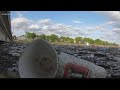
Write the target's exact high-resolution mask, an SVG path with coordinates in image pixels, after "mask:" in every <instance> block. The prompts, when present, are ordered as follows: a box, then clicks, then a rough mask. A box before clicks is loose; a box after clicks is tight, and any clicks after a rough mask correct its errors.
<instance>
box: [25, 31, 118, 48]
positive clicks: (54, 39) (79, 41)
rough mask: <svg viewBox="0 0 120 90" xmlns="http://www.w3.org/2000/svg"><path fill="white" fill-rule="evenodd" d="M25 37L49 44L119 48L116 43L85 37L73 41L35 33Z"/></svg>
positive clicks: (53, 35)
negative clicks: (88, 44) (87, 44)
mask: <svg viewBox="0 0 120 90" xmlns="http://www.w3.org/2000/svg"><path fill="white" fill-rule="evenodd" d="M25 37H26V38H27V39H35V38H38V39H44V40H47V41H49V42H63V43H76V44H84V43H85V42H88V43H90V44H95V45H114V46H117V44H116V43H110V42H107V41H103V40H100V39H95V40H93V39H91V38H83V37H75V39H73V38H70V37H64V36H61V37H58V36H57V35H55V34H52V35H45V34H42V35H37V34H35V33H31V32H26V34H25Z"/></svg>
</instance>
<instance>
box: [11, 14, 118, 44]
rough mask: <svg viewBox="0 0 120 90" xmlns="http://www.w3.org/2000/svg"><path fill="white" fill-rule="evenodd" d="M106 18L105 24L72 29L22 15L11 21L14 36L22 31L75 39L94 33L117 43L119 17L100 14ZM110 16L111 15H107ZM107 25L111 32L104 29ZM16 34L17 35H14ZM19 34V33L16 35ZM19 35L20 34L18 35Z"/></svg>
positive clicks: (46, 20) (48, 20)
mask: <svg viewBox="0 0 120 90" xmlns="http://www.w3.org/2000/svg"><path fill="white" fill-rule="evenodd" d="M101 13H104V14H105V15H107V16H108V18H109V19H108V21H106V23H103V24H100V25H96V26H95V25H93V26H92V25H88V26H85V27H79V28H77V27H74V26H70V25H65V24H61V23H55V22H54V21H52V20H51V19H48V18H47V19H41V20H38V21H33V20H29V19H28V18H25V17H23V15H21V14H19V13H18V16H19V17H18V18H14V19H12V28H13V29H14V34H17V35H18V34H19V33H20V32H22V34H24V33H23V31H24V32H25V31H32V32H35V33H37V34H48V35H50V34H57V35H58V36H70V37H73V38H74V37H77V36H92V35H94V34H95V33H96V32H98V31H99V32H100V33H101V37H103V38H102V39H104V40H108V41H113V42H118V40H116V39H118V38H119V37H120V27H118V26H119V25H120V23H118V22H119V18H118V17H119V15H118V12H117V13H113V12H109V13H108V12H101ZM109 14H112V15H109ZM74 23H82V22H80V21H74ZM109 25H113V26H114V28H113V29H112V30H109V29H107V28H106V27H107V26H109ZM16 32H17V33H16ZM18 32H19V33H18ZM19 35H21V34H19Z"/></svg>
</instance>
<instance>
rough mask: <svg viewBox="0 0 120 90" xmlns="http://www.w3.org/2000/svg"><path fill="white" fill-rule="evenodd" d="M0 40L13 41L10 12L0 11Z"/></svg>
mask: <svg viewBox="0 0 120 90" xmlns="http://www.w3.org/2000/svg"><path fill="white" fill-rule="evenodd" d="M0 40H1V41H7V42H10V41H12V33H11V20H10V12H8V11H0Z"/></svg>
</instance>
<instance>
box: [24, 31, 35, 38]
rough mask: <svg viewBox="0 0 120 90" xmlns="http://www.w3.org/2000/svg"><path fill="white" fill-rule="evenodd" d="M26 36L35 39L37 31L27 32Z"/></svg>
mask: <svg viewBox="0 0 120 90" xmlns="http://www.w3.org/2000/svg"><path fill="white" fill-rule="evenodd" d="M25 36H26V38H28V39H34V38H35V37H36V34H35V33H30V32H26V34H25Z"/></svg>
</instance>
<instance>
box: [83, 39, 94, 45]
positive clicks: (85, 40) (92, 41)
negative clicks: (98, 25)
mask: <svg viewBox="0 0 120 90" xmlns="http://www.w3.org/2000/svg"><path fill="white" fill-rule="evenodd" d="M83 41H84V42H88V43H90V44H94V43H95V41H94V40H93V39H91V38H84V39H83Z"/></svg>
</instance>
